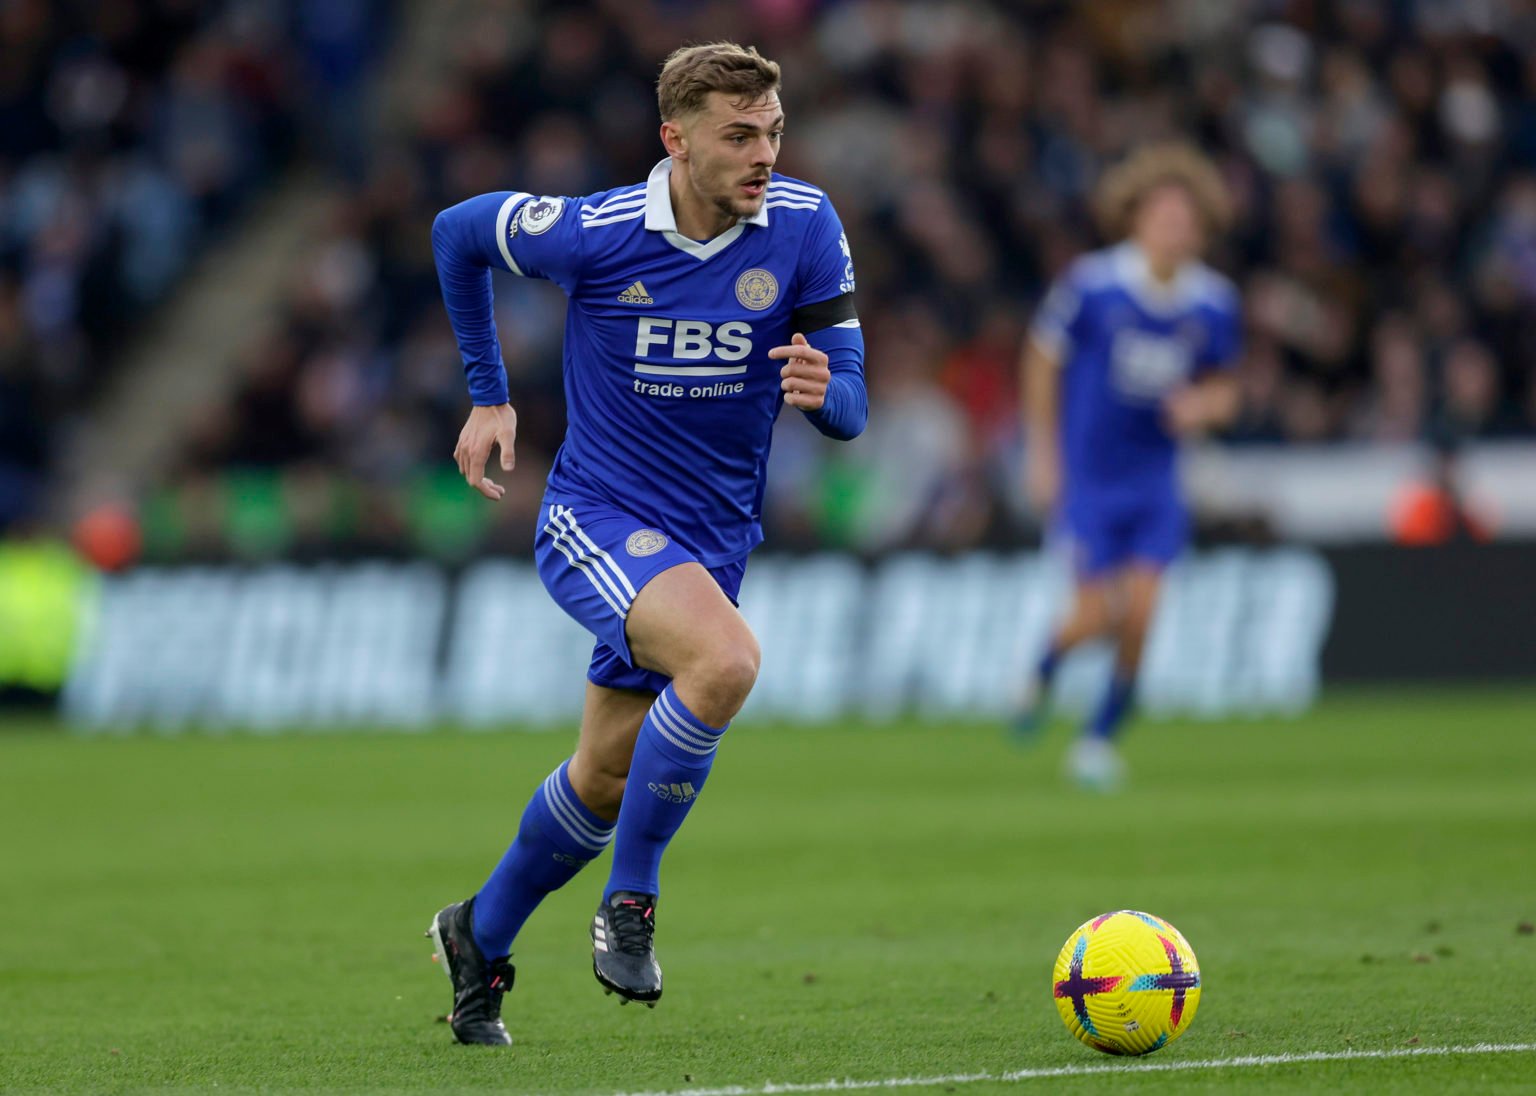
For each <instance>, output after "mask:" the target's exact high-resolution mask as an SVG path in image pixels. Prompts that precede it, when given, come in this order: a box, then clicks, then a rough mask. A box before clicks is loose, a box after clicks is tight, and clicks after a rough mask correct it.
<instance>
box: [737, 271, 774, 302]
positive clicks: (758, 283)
mask: <svg viewBox="0 0 1536 1096" xmlns="http://www.w3.org/2000/svg"><path fill="white" fill-rule="evenodd" d="M736 299H737V300H738V301H740V302H741V304H742V307H743V308H750V309H751V310H752V311H753V312H761V311H762V310H763V309H765V308H768V307H769V306H771V305H772V304H773V302H774V301H776V300H778V299H779V282H778V279H777V278H775V277H774V276H773V275H772V274H770V273H769V272H768V271H766V270H764V269H763V268H762V267H760V266H754V267H753V268H752V269H751V270H748V271H746V272H744V273H743V274H742V276H741V277H739V278H737V279H736Z"/></svg>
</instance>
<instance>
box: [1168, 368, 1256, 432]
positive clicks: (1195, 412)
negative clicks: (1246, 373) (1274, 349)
mask: <svg viewBox="0 0 1536 1096" xmlns="http://www.w3.org/2000/svg"><path fill="white" fill-rule="evenodd" d="M1239 400H1240V394H1239V392H1238V387H1237V377H1236V376H1234V375H1233V373H1232V370H1231V369H1223V370H1222V371H1221V372H1213V373H1207V374H1206V375H1205V376H1203V377H1200V378H1198V379H1197V380H1195V381H1194V383H1192V384H1190V385H1187V386H1186V387H1184V388H1180V389H1179V390H1178V391H1176V392H1173V393H1170V394H1169V396H1168V398H1167V399H1166V400H1165V401H1164V403H1163V414H1164V417H1165V418H1166V419H1167V422H1168V430H1169V432H1170V433H1172V434H1174V435H1176V436H1178V437H1194V436H1198V435H1201V434H1208V433H1212V432H1214V431H1217V430H1221V429H1224V428H1225V427H1226V426H1228V425H1230V424H1231V422H1232V420H1233V419H1235V418H1237V411H1238V403H1239Z"/></svg>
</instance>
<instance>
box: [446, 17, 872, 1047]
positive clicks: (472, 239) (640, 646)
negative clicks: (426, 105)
mask: <svg viewBox="0 0 1536 1096" xmlns="http://www.w3.org/2000/svg"><path fill="white" fill-rule="evenodd" d="M778 88H779V67H778V65H776V64H774V63H773V62H772V61H768V60H766V59H765V58H763V57H762V56H760V55H759V54H758V53H757V52H756V51H755V50H751V49H743V48H742V47H740V46H737V45H733V44H730V43H713V44H710V45H702V46H693V47H688V48H685V49H681V50H678V51H677V52H675V53H674V54H673V55H672V56H671V57H670V58H668V59H667V62H666V64H665V66H664V67H663V69H662V72H661V78H660V80H659V82H658V85H657V98H658V101H659V106H660V110H661V118H662V126H661V139H662V144H663V145H664V146H665V148H666V152H667V158H666V159H664V160H662V161H661V162H660V163H659V164H657V165H656V167H655V168H654V169H653V170H652V171H651V174H650V178H649V179H648V180H646V181H645V182H643V183H637V184H635V185H633V186H626V187H620V188H618V189H615V190H609V191H605V192H603V193H600V194H593V195H589V196H587V197H584V198H551V197H537V196H534V195H530V194H525V193H522V192H517V191H504V192H501V193H496V194H485V195H481V196H480V197H477V198H471V199H470V200H468V201H466V202H463V203H461V204H460V205H457V206H454V207H453V208H452V209H449V210H446V211H444V212H443V213H442V214H440V215H439V216H438V218H437V222H436V223H435V224H434V226H433V232H432V242H433V250H434V253H435V255H436V258H437V266H438V274H439V279H440V281H441V284H442V291H443V299H444V302H445V303H446V305H447V308H448V313H449V316H450V318H451V320H452V322H453V328H454V333H455V335H456V337H457V339H458V343H459V348H460V351H461V352H462V355H463V358H464V365H465V370H466V372H467V374H468V378H469V387H470V393H471V396H472V398H473V401H474V404H475V406H474V408H473V410H472V411H471V412H470V415H469V420H468V422H466V423H465V425H464V429H463V432H462V433H461V434H460V435H459V442H458V447H457V449H456V450H455V457H456V458H457V460H458V463H459V470H460V471H461V472H462V473H463V474H464V477H465V479H466V480H467V481H468V482H469V485H470V486H471V487H473V488H475V489H476V490H478V491H480V493H481V494H483V495H485V496H486V497H487V498H489V499H493V500H494V499H499V498H500V497H501V496H502V494H503V491H504V489H503V488H502V487H501V486H500V485H499V484H497V483H495V482H493V481H492V480H491V479H489V478H488V477H487V476H486V475H485V465H486V461H487V459H488V458H489V456H490V452H491V449H492V448H493V447H499V449H500V451H501V467H502V469H503V470H504V471H508V472H510V471H511V470H512V465H513V442H514V435H515V432H516V424H517V418H516V415H515V414H514V412H513V410H512V406H511V404H510V403H509V396H508V390H507V377H506V372H505V370H504V369H503V367H502V361H501V350H500V346H499V344H498V342H497V337H496V329H495V325H494V323H493V320H492V309H491V273H490V272H491V270H492V269H493V268H495V269H501V270H508V271H511V272H512V273H513V274H517V275H522V276H525V277H538V278H548V279H550V280H551V281H553V282H555V283H556V284H558V285H559V286H560V287H561V288H562V289H564V290H565V292H566V294H567V296H568V297H569V298H570V306H569V312H568V313H567V318H566V329H565V352H564V373H565V396H566V407H567V412H568V417H569V427H568V429H567V431H566V437H565V442H564V444H563V445H562V447H561V449H560V452H559V454H558V455H557V456H556V458H555V463H554V467H553V469H552V470H551V472H550V475H549V483H548V486H547V488H546V492H545V497H544V503H543V514H542V520H541V522H540V528H539V530H538V532H537V534H536V538H535V544H534V553H535V559H536V563H537V566H538V569H539V574H540V577H542V578H543V580H544V584H545V586H546V587H547V588H548V589H549V592H550V594H551V595H552V596H553V597H554V599H555V601H556V602H558V603H559V605H560V606H561V608H563V609H564V610H565V611H566V612H567V613H569V614H570V615H571V616H572V617H574V618H575V619H576V620H577V621H579V622H580V623H581V624H582V625H583V626H584V627H586V628H587V629H588V630H589V631H590V632H592V634H593V635H594V636H595V637H596V638H597V644H596V647H595V649H594V651H593V654H592V663H591V667H590V669H589V670H588V673H587V679H588V684H587V694H586V705H585V710H584V713H583V716H582V722H581V734H580V739H579V741H578V742H577V745H576V753H575V756H574V757H572V758H571V759H570V760H569V761H567V762H565V763H563V764H561V765H560V766H559V767H558V768H557V769H556V770H555V771H554V772H552V773H550V774H549V776H548V778H547V779H545V780H544V782H543V784H542V785H541V786H539V787H537V788H536V789H535V790H534V793H533V798H532V799H531V801H530V802H529V803H528V806H527V809H526V810H525V811H524V813H523V816H522V822H521V825H520V827H519V829H518V832H517V838H516V840H515V841H514V842H513V843H512V846H511V848H510V849H508V851H507V853H506V856H505V857H504V858H503V859H502V861H501V862H500V864H499V865H497V867H496V869H495V870H494V871H493V872H492V873H491V875H490V878H489V879H488V880H487V881H486V883H485V885H484V886H482V887H481V888H480V890H479V892H478V893H477V894H476V895H475V896H474V897H472V898H470V899H469V900H467V901H464V902H459V903H455V904H453V905H450V906H448V907H447V908H446V909H444V910H442V911H441V912H439V913H438V914H437V916H436V917H435V918H434V919H433V921H432V926H431V928H430V929H429V930H428V934H429V935H430V936H432V937H433V939H434V941H435V942H436V944H437V947H438V954H439V955H440V956H441V958H442V960H443V962H444V963H445V965H446V968H447V971H448V974H449V977H450V979H451V980H452V982H453V988H454V1003H453V1012H452V1014H451V1016H450V1021H451V1024H452V1027H453V1033H454V1035H455V1037H456V1038H458V1040H459V1041H460V1042H464V1043H486V1044H507V1043H510V1042H511V1037H510V1036H509V1035H508V1034H507V1031H506V1028H505V1026H504V1025H503V1023H502V1021H501V1001H502V995H503V994H504V993H505V992H506V990H507V989H509V988H510V987H511V985H512V975H513V970H512V966H511V964H510V963H509V962H508V958H509V953H510V951H511V947H512V941H513V939H514V937H515V936H516V935H517V932H518V930H519V929H520V928H521V927H522V925H523V923H524V921H525V920H526V919H527V917H528V915H529V914H531V913H532V912H533V910H534V908H535V907H536V906H537V905H538V903H539V902H540V901H541V900H542V899H543V898H544V896H545V895H547V894H549V893H550V892H551V891H554V890H555V889H557V888H559V887H561V886H563V885H564V884H566V883H567V882H569V881H570V880H571V879H572V878H573V877H574V876H575V875H576V873H577V872H578V871H580V870H581V868H582V867H584V866H585V865H586V864H587V863H588V862H589V861H590V860H592V859H593V858H594V857H596V856H597V855H599V854H600V853H601V852H602V851H603V849H604V848H605V847H606V846H607V845H608V844H609V842H610V841H611V842H612V843H613V847H614V850H613V868H612V872H611V873H610V875H609V877H608V882H607V885H606V887H605V888H604V890H603V895H602V901H601V902H600V903H599V905H598V909H597V913H596V915H595V916H594V918H593V920H592V922H591V926H590V934H591V937H592V946H593V951H592V964H593V971H594V973H595V974H596V976H597V980H598V981H599V982H600V983H601V984H602V985H603V987H604V988H605V989H606V990H607V991H608V992H610V993H618V994H619V995H620V996H621V998H622V999H623V1000H624V1001H625V1002H628V1001H631V1000H635V1001H645V1002H647V1003H649V1004H654V1003H655V1001H656V1000H657V999H658V998H659V997H660V996H661V988H662V985H661V968H660V966H659V965H658V964H657V962H656V957H655V953H654V949H653V946H652V940H653V934H654V930H655V910H656V899H657V894H658V892H659V889H660V887H659V883H658V877H659V874H660V864H661V857H662V853H663V852H664V851H665V850H666V847H667V844H668V842H669V841H670V840H671V839H672V836H673V834H674V833H676V831H677V829H678V827H679V826H680V825H681V824H682V822H683V819H684V818H685V817H686V815H687V814H688V811H689V809H690V808H691V807H692V806H693V804H694V801H695V800H696V799H697V797H698V794H699V793H700V792H701V791H702V790H703V787H704V781H705V778H706V777H707V776H708V775H709V771H710V766H711V764H712V763H713V761H714V756H715V750H716V747H717V745H718V744H719V742H720V739H721V736H723V735H724V734H725V730H726V727H727V725H728V724H729V722H730V720H731V718H732V717H734V716H735V715H736V713H737V711H738V710H739V709H740V708H741V706H742V704H743V702H744V701H745V700H746V698H747V693H748V691H749V690H750V689H751V688H752V685H753V682H754V680H755V678H756V675H757V669H758V658H759V653H758V647H757V641H756V639H754V637H753V635H752V633H751V631H750V630H749V629H748V627H747V624H746V622H745V621H744V620H743V619H742V616H741V614H740V612H738V611H737V608H736V595H737V591H738V590H739V588H740V586H741V580H742V573H743V571H744V570H745V567H746V558H747V555H748V553H749V552H751V551H752V549H753V548H754V547H756V546H757V545H758V544H759V543H760V542H761V541H762V539H763V533H762V526H761V521H760V518H761V507H762V499H763V476H764V471H765V468H766V466H767V460H768V444H769V438H770V434H771V432H772V429H773V423H774V420H775V418H777V416H778V413H779V410H780V408H781V407H782V406H783V405H784V404H788V405H789V406H791V407H794V408H796V409H797V410H799V411H802V412H804V413H805V415H806V417H807V418H808V419H809V420H810V421H811V422H812V424H814V425H815V426H816V428H817V429H819V430H820V431H821V432H822V433H823V434H826V435H828V436H831V437H834V438H840V439H847V438H852V437H854V436H856V435H857V434H859V433H860V432H861V431H862V430H863V428H864V423H865V419H866V416H867V414H868V399H867V396H866V393H865V388H864V374H863V360H864V343H863V336H862V334H861V332H860V330H859V321H858V317H857V315H856V313H855V311H854V305H853V288H854V275H853V262H852V258H851V253H850V251H849V247H848V240H847V237H846V236H845V235H844V234H843V229H842V225H841V223H840V222H839V220H838V217H837V214H836V213H835V212H834V211H833V209H832V203H831V202H830V201H829V200H828V199H827V196H826V195H825V194H824V193H822V191H820V190H818V189H817V188H816V187H813V186H810V185H808V184H806V183H802V182H798V181H796V180H793V179H787V178H785V177H783V176H780V175H777V174H774V173H773V171H772V169H773V165H774V162H775V160H776V159H777V158H778V153H779V142H780V138H781V137H782V134H783V126H784V113H783V111H782V109H781V108H780V105H779V95H778ZM499 780H500V778H499V777H496V776H494V775H493V774H468V781H467V783H468V784H470V785H472V786H473V787H474V788H476V789H478V790H476V791H473V792H468V794H486V793H488V792H490V793H493V794H499V793H497V789H496V787H495V785H496V784H498V783H499ZM462 839H463V838H462V835H455V841H456V842H458V841H462Z"/></svg>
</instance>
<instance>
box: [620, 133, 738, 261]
mask: <svg viewBox="0 0 1536 1096" xmlns="http://www.w3.org/2000/svg"><path fill="white" fill-rule="evenodd" d="M671 177H672V157H670V156H668V157H667V158H666V159H665V160H663V161H661V163H659V164H657V165H656V166H655V167H653V168H651V174H650V176H649V177H648V178H647V179H646V180H645V227H646V229H647V230H649V231H651V232H660V233H661V235H662V238H663V239H665V240H666V241H667V243H669V244H671V245H672V246H673V247H675V248H677V249H678V250H679V251H686V252H687V253H688V254H690V255H692V256H693V257H694V258H695V259H698V260H699V261H700V262H704V261H705V260H707V259H710V258H712V257H713V256H715V255H718V254H719V253H720V252H722V251H724V250H725V249H726V248H728V247H730V246H731V244H732V243H734V242H735V241H736V237H737V236H740V235H741V233H742V229H743V227H744V226H746V225H759V226H761V227H762V228H767V227H768V203H767V202H766V201H765V202H764V203H763V204H762V205H761V206H759V207H758V209H757V212H756V213H754V214H753V215H752V216H750V217H745V218H742V219H741V220H738V221H737V222H736V223H735V224H733V225H732V226H731V227H730V228H728V229H726V230H725V231H724V232H722V233H720V235H718V236H716V237H715V238H714V239H713V240H706V241H705V242H704V243H702V244H701V243H699V241H698V240H691V239H689V238H688V237H687V236H684V235H683V234H682V233H680V232H678V231H677V214H675V213H673V212H672V190H671V184H670V180H671Z"/></svg>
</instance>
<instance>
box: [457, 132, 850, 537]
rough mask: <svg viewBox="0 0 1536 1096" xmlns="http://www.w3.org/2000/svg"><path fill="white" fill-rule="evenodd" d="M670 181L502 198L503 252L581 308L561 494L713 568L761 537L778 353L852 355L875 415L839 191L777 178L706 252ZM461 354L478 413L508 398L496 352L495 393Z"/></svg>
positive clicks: (574, 308) (498, 216) (570, 343)
mask: <svg viewBox="0 0 1536 1096" xmlns="http://www.w3.org/2000/svg"><path fill="white" fill-rule="evenodd" d="M671 168H672V161H671V160H670V159H666V160H663V161H662V162H661V163H659V164H657V165H656V167H655V169H653V170H652V172H651V174H650V177H649V178H648V179H647V181H646V182H644V183H640V184H637V185H634V186H627V187H620V188H617V189H614V190H608V191H604V192H602V193H598V194H592V195H588V196H585V197H577V198H572V197H540V196H535V195H529V194H523V193H516V192H512V193H506V194H505V195H504V196H501V201H500V204H499V207H496V209H495V223H494V233H495V236H494V239H495V250H496V253H497V254H499V257H500V262H501V265H503V266H504V267H505V268H506V269H508V270H510V271H511V272H512V273H514V274H518V275H522V276H526V277H537V278H547V279H549V280H550V281H552V282H554V283H555V284H557V285H559V286H560V287H561V288H562V289H563V290H564V291H565V293H566V295H567V296H568V297H569V299H570V306H569V311H568V313H567V316H566V324H565V349H564V363H563V364H564V383H565V396H566V407H567V412H568V427H567V431H566V436H565V441H564V444H563V445H562V446H561V448H560V451H559V453H558V455H557V456H556V458H555V463H554V467H553V469H552V471H551V473H550V478H549V489H550V492H551V493H552V494H556V493H557V494H560V495H562V496H565V497H569V496H571V495H576V496H588V497H591V498H592V499H594V500H595V501H598V502H601V503H604V504H606V505H608V506H612V507H615V508H618V509H621V510H623V511H625V512H627V513H629V514H632V515H633V516H635V517H637V518H639V519H641V520H642V521H645V522H647V523H649V524H651V525H654V526H655V527H656V528H658V529H661V530H664V531H666V532H667V533H668V534H670V535H672V536H673V537H675V538H677V540H678V541H679V542H680V543H682V544H683V545H685V546H686V547H687V548H689V549H690V550H691V551H692V552H693V553H694V554H695V555H696V556H697V557H698V558H699V560H700V562H701V563H703V564H704V565H705V566H709V567H713V566H718V565H720V564H724V563H728V562H732V561H735V560H738V559H741V558H742V557H744V556H745V555H746V554H747V553H748V552H750V551H751V550H752V548H754V547H755V546H756V545H757V544H758V543H759V542H760V541H761V540H762V529H761V524H760V518H761V504H762V497H763V477H764V470H765V467H766V464H767V460H768V447H769V439H770V437H771V434H772V429H773V423H774V419H775V418H776V417H777V415H778V413H779V409H780V407H781V405H782V403H783V393H782V390H781V387H780V369H781V368H782V366H783V362H781V361H778V360H774V359H770V358H769V357H768V356H767V355H768V351H769V350H770V349H772V348H773V347H776V346H783V345H785V344H787V343H789V341H790V337H791V335H792V334H793V333H794V332H797V331H798V332H801V333H804V334H806V335H807V336H808V338H809V339H810V341H811V342H812V343H813V344H814V345H816V346H817V347H818V348H820V349H823V350H828V352H829V353H831V352H832V351H831V348H832V347H837V348H839V349H840V350H842V351H843V353H842V354H841V355H840V357H841V358H842V359H843V362H844V370H843V371H844V372H845V373H846V372H847V362H848V360H849V354H848V353H847V351H848V350H849V349H850V348H851V349H853V350H854V351H856V353H855V355H854V360H855V365H856V367H857V370H858V375H857V382H858V393H857V397H858V400H859V402H860V405H861V408H862V407H863V406H864V405H863V400H864V396H863V383H862V361H863V341H862V334H861V333H860V331H859V330H858V318H857V316H856V314H855V312H854V309H853V302H852V292H853V288H854V272H853V262H852V256H851V252H850V249H849V246H848V239H847V236H846V235H845V234H844V232H843V227H842V224H841V222H840V221H839V220H838V217H837V214H836V212H835V211H834V210H833V208H832V203H831V201H830V200H829V199H828V198H827V196H826V194H825V193H823V192H822V191H821V190H820V189H818V188H816V187H814V186H811V185H809V184H807V183H803V182H800V181H798V180H795V179H790V178H786V177H784V176H782V175H778V174H775V175H773V176H772V178H771V180H770V182H769V184H768V187H767V192H766V197H765V200H764V202H763V205H762V207H761V208H760V210H759V211H758V213H757V214H756V215H755V216H754V217H751V218H748V219H744V220H742V221H739V222H737V223H736V224H735V225H734V226H732V227H731V228H730V229H728V230H727V231H725V232H724V233H722V234H721V235H719V236H717V237H715V238H714V239H711V240H708V241H705V242H699V241H697V240H692V239H688V238H686V237H684V236H682V235H680V234H679V233H678V231H677V224H676V219H675V216H674V214H673V210H672V204H671V197H670V194H669V190H668V186H669V177H670V174H671ZM466 204H467V203H466ZM456 208H457V207H456ZM484 208H485V209H486V210H487V214H486V215H488V211H489V209H490V208H491V207H489V206H486V207H484ZM449 212H452V211H449ZM445 216H446V214H445ZM440 219H441V218H440ZM439 266H440V269H441V268H442V266H443V262H442V258H441V252H440V261H439ZM447 284H448V283H447V281H446V280H445V296H447V295H448V294H447V291H446V286H447ZM487 292H488V290H487ZM452 311H453V307H452V305H451V304H450V312H452ZM457 326H458V324H457V322H456V327H457ZM812 332H819V334H817V335H813V334H812ZM491 342H492V343H493V344H494V330H492V332H491ZM460 344H461V349H462V350H463V352H464V354H465V361H466V365H467V366H468V367H469V368H470V372H471V390H472V392H473V394H474V396H475V402H477V403H491V402H498V401H499V400H504V399H505V398H506V396H505V383H506V382H505V379H504V376H502V373H501V368H500V357H499V351H497V352H496V355H495V357H494V362H495V370H494V373H495V376H494V378H493V377H492V374H491V371H489V370H487V369H484V368H480V369H478V376H477V368H476V364H475V362H474V361H472V359H473V358H475V357H476V356H477V355H481V356H483V353H484V351H485V348H483V347H480V348H477V347H475V346H471V345H466V340H465V339H464V338H463V337H462V336H461V339H460ZM829 344H830V345H829ZM493 382H494V383H493ZM496 384H499V385H500V389H499V392H498V391H497V390H496V389H495V386H496ZM829 399H830V393H829ZM824 411H825V412H826V413H827V414H828V415H831V414H832V408H831V407H830V404H829V407H828V408H825V409H824ZM862 413H863V412H862V410H861V411H860V412H859V415H860V416H862ZM810 417H811V418H812V420H813V422H815V421H817V416H816V415H812V416H810ZM818 425H822V424H821V423H819V422H818ZM858 427H862V417H859V418H858ZM824 429H826V432H828V433H834V434H835V433H836V431H834V430H832V429H828V428H826V427H824ZM852 432H853V433H857V428H855V429H853V430H852Z"/></svg>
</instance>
